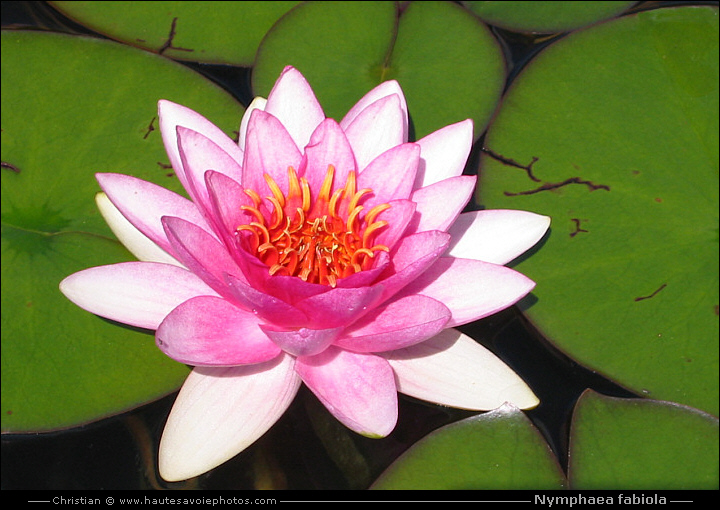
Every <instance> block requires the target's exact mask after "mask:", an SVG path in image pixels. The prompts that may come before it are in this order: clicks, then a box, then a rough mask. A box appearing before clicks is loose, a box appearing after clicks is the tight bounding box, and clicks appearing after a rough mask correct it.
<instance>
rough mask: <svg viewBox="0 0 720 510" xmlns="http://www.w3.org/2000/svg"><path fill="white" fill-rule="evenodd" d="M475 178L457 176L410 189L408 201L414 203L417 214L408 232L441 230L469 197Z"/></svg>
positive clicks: (473, 188)
mask: <svg viewBox="0 0 720 510" xmlns="http://www.w3.org/2000/svg"><path fill="white" fill-rule="evenodd" d="M475 180H476V178H475V176H470V175H460V176H458V177H450V178H448V179H445V180H444V181H440V182H436V183H435V184H431V185H430V186H426V187H424V188H420V189H419V190H416V191H414V192H413V194H412V195H411V197H410V200H412V201H413V202H415V203H416V204H417V214H416V217H415V218H414V219H413V222H412V223H411V225H410V232H422V231H424V230H442V231H443V232H445V231H446V230H447V229H448V227H450V225H452V223H453V222H454V221H455V219H456V218H457V217H458V215H459V214H460V213H461V212H462V210H463V208H464V207H465V205H466V204H467V203H468V201H469V200H470V197H471V196H472V193H473V191H475Z"/></svg>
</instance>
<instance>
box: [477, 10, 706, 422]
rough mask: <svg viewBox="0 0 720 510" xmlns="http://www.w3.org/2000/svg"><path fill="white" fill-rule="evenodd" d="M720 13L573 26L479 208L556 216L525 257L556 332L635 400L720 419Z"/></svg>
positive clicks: (484, 176)
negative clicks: (685, 407)
mask: <svg viewBox="0 0 720 510" xmlns="http://www.w3.org/2000/svg"><path fill="white" fill-rule="evenodd" d="M717 147H718V10H717V9H715V8H710V7H678V8H665V9H658V10H654V11H648V12H642V13H638V14H635V15H631V16H626V17H623V18H620V19H617V20H613V21H610V22H607V23H603V24H600V25H597V26H594V27H592V28H589V29H586V30H584V31H579V32H575V33H573V34H571V35H569V36H567V37H565V38H563V39H562V40H560V41H558V42H556V43H555V44H553V45H551V46H549V47H548V48H546V49H545V50H544V51H542V52H541V53H540V54H539V55H537V57H536V58H535V59H534V60H533V61H532V62H531V63H530V64H529V65H528V67H527V68H525V69H524V70H523V71H522V72H521V74H520V75H519V76H518V77H517V79H516V81H515V82H514V83H513V84H512V86H511V88H510V90H509V91H508V93H507V95H506V97H505V98H504V100H503V105H502V107H501V109H500V112H499V114H498V116H497V118H496V119H495V121H494V123H493V125H492V126H491V127H490V128H489V130H488V134H487V138H486V140H485V150H484V154H483V156H482V158H481V161H480V183H479V188H478V196H477V197H478V202H479V203H480V204H482V205H483V206H485V207H487V208H510V209H524V210H530V211H534V212H538V213H541V214H546V215H549V216H551V217H552V221H553V222H552V226H551V233H550V235H549V237H548V238H547V239H546V242H544V243H543V244H542V245H541V246H539V249H537V250H536V253H534V254H532V256H529V257H526V258H525V259H524V260H522V261H520V262H519V263H518V264H516V267H517V269H519V270H520V271H521V272H523V273H524V274H527V275H528V276H529V277H531V278H533V279H534V280H535V281H536V282H537V287H536V288H535V290H534V291H533V296H534V297H533V298H532V299H529V300H526V301H525V302H524V303H523V306H524V308H525V313H526V315H527V317H528V318H529V319H530V320H531V321H532V322H533V323H534V324H535V325H536V326H537V327H538V328H539V330H540V331H541V332H542V333H543V334H544V335H545V336H546V338H548V339H549V340H550V341H551V342H553V343H554V344H555V345H557V346H558V347H559V348H560V349H561V350H563V351H565V352H566V353H567V354H568V355H569V356H571V357H572V358H573V359H575V360H577V361H578V362H580V363H582V364H584V365H586V366H587V367H589V368H591V369H593V370H596V371H598V372H600V373H602V374H604V375H605V376H607V377H609V378H611V379H613V380H615V381H616V382H618V383H620V384H622V385H624V386H625V387H627V388H629V389H631V390H633V391H635V392H636V393H637V394H640V395H646V396H650V397H652V398H656V399H660V400H669V401H674V402H679V403H682V404H685V405H689V406H691V407H696V408H698V409H701V410H703V411H707V412H709V413H712V414H714V415H717V413H718V349H717V339H718V334H719V331H718V152H717Z"/></svg>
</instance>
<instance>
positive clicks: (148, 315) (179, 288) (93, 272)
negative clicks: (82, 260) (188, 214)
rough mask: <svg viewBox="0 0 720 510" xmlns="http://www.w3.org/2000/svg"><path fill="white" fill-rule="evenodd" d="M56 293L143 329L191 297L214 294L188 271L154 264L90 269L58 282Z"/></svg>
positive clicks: (98, 313)
mask: <svg viewBox="0 0 720 510" xmlns="http://www.w3.org/2000/svg"><path fill="white" fill-rule="evenodd" d="M60 291H61V292H62V293H63V294H65V296H66V297H67V298H68V299H69V300H70V301H72V302H73V303H75V304H76V305H78V306H79V307H80V308H83V309H85V310H87V311H88V312H91V313H94V314H96V315H99V316H101V317H105V318H107V319H111V320H114V321H118V322H122V323H124V324H129V325H131V326H136V327H138V328H146V329H157V328H158V326H159V325H160V323H161V322H162V321H163V319H164V318H165V317H166V316H167V315H168V314H169V313H170V312H171V311H172V310H173V309H174V308H175V307H176V306H178V305H179V304H180V303H182V302H184V301H187V300H188V299H190V298H192V297H195V296H215V295H216V294H215V291H213V290H212V289H211V288H210V287H208V286H207V285H206V284H205V283H204V282H203V281H202V280H201V279H200V278H198V277H197V276H195V275H194V274H192V273H191V272H190V271H187V270H185V269H182V268H180V267H177V266H172V265H169V264H158V263H156V262H123V263H120V264H113V265H111V266H99V267H91V268H90V269H85V270H83V271H79V272H77V273H74V274H71V275H70V276H68V277H67V278H65V279H64V280H63V281H61V282H60Z"/></svg>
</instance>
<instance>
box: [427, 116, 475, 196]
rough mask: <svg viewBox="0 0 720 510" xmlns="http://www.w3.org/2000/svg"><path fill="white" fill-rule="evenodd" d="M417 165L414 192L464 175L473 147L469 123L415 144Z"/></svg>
mask: <svg viewBox="0 0 720 510" xmlns="http://www.w3.org/2000/svg"><path fill="white" fill-rule="evenodd" d="M417 143H418V144H419V145H420V148H421V153H420V165H419V166H418V172H417V177H416V184H415V188H416V189H417V188H422V187H424V186H429V185H431V184H434V183H436V182H439V181H442V180H444V179H448V178H450V177H456V176H458V175H460V174H462V173H463V170H464V169H465V163H467V158H468V156H469V155H470V149H471V148H472V143H473V123H472V120H470V119H468V120H464V121H462V122H458V123H456V124H451V125H449V126H445V127H444V128H442V129H438V130H437V131H435V132H433V133H430V134H429V135H427V136H426V137H424V138H421V139H420V140H418V141H417Z"/></svg>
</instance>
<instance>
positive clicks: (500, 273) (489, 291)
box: [402, 257, 535, 327]
mask: <svg viewBox="0 0 720 510" xmlns="http://www.w3.org/2000/svg"><path fill="white" fill-rule="evenodd" d="M533 287H535V283H534V282H533V281H532V280H530V279H529V278H528V277H526V276H524V275H522V274H520V273H518V272H517V271H514V270H512V269H510V268H508V267H505V266H499V265H497V264H490V263H488V262H482V261H479V260H470V259H456V258H452V257H443V258H440V259H439V260H438V261H437V262H436V263H435V264H434V265H433V266H432V267H430V269H428V270H427V271H425V272H424V273H423V274H421V275H420V276H419V277H418V278H417V279H416V280H415V281H413V282H412V283H411V284H409V285H408V286H407V287H405V288H404V289H403V291H402V294H403V295H409V294H422V295H423V296H428V297H432V298H434V299H437V300H438V301H440V302H441V303H443V304H444V305H445V306H447V307H448V308H449V309H450V310H451V311H452V319H451V320H450V322H449V323H448V327H451V326H459V325H461V324H465V323H468V322H472V321H474V320H477V319H481V318H483V317H487V316H488V315H492V314H494V313H496V312H499V311H500V310H504V309H505V308H508V307H509V306H512V305H514V304H515V303H516V302H518V301H519V300H520V299H521V298H523V297H524V296H525V295H527V294H528V293H529V292H530V291H531V290H532V289H533Z"/></svg>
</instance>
